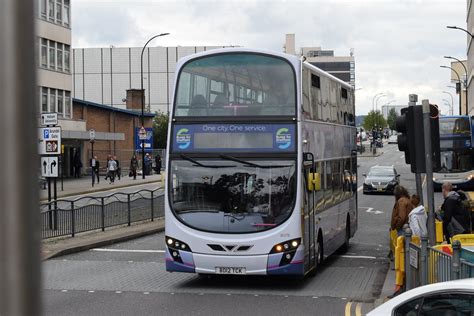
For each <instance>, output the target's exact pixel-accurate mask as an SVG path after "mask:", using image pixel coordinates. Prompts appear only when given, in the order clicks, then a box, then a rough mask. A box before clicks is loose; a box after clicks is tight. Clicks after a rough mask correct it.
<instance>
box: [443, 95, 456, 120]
mask: <svg viewBox="0 0 474 316" xmlns="http://www.w3.org/2000/svg"><path fill="white" fill-rule="evenodd" d="M443 93H446V94H449V96H450V97H451V105H450V108H451V115H453V106H454V98H453V95H452V94H451V93H450V92H448V91H443Z"/></svg>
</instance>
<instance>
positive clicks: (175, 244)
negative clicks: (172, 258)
mask: <svg viewBox="0 0 474 316" xmlns="http://www.w3.org/2000/svg"><path fill="white" fill-rule="evenodd" d="M165 240H166V245H167V246H168V248H169V250H170V253H173V251H177V252H179V250H182V251H189V252H191V248H189V246H188V245H187V244H186V243H184V242H182V241H181V240H178V239H174V238H171V237H165Z"/></svg>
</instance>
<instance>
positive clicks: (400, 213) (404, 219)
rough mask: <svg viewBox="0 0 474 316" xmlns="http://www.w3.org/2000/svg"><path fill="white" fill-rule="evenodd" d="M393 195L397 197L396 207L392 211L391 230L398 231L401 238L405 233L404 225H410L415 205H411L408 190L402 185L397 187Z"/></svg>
mask: <svg viewBox="0 0 474 316" xmlns="http://www.w3.org/2000/svg"><path fill="white" fill-rule="evenodd" d="M393 194H394V195H395V205H394V206H393V210H392V219H391V221H390V228H391V229H396V230H397V234H398V236H401V235H402V233H403V225H405V224H407V223H408V215H409V214H410V212H411V210H412V209H413V204H412V203H411V200H410V195H409V194H408V191H407V189H405V188H404V187H402V186H401V185H397V186H396V187H395V189H394V191H393Z"/></svg>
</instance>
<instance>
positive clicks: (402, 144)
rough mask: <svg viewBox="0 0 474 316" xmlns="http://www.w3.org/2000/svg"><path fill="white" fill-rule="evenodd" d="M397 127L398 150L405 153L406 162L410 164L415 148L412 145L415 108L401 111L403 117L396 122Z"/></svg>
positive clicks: (398, 117) (399, 117)
mask: <svg viewBox="0 0 474 316" xmlns="http://www.w3.org/2000/svg"><path fill="white" fill-rule="evenodd" d="M395 126H396V129H397V132H398V136H397V143H398V149H399V150H400V151H403V152H405V162H406V163H407V164H410V163H411V153H412V152H413V149H412V148H414V147H413V144H410V142H412V141H413V107H407V108H403V109H402V110H401V115H400V116H397V118H396V120H395ZM410 149H411V150H410Z"/></svg>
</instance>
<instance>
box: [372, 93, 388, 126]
mask: <svg viewBox="0 0 474 316" xmlns="http://www.w3.org/2000/svg"><path fill="white" fill-rule="evenodd" d="M386 96H387V95H386V94H382V95H381V96H379V97H377V99H375V112H374V115H375V121H376V123H377V126H379V128H380V124H379V117H378V115H377V111H378V102H379V100H380V99H381V98H383V97H386Z"/></svg>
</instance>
